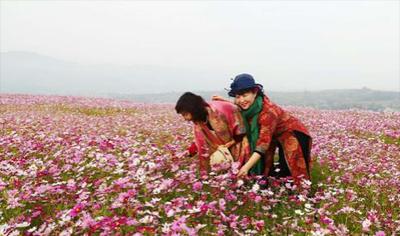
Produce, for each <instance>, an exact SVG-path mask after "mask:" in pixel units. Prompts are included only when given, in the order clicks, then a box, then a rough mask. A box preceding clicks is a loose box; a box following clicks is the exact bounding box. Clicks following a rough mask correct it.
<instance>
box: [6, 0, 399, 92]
mask: <svg viewBox="0 0 400 236" xmlns="http://www.w3.org/2000/svg"><path fill="white" fill-rule="evenodd" d="M399 2H400V1H396V0H394V1H385V0H376V1H362V0H358V1H340V0H337V1H111V0H110V1H4V0H1V3H0V4H1V5H0V13H1V14H0V20H1V21H0V51H1V52H7V51H15V50H17V51H30V52H36V53H40V54H44V55H48V56H52V57H55V58H59V59H63V60H68V61H73V62H79V63H82V64H104V63H106V64H115V65H157V66H166V67H174V68H177V69H179V68H185V69H193V70H194V71H208V72H209V73H211V74H212V73H213V72H215V75H218V76H219V77H221V75H223V76H222V77H223V78H222V77H221V78H217V80H223V81H227V83H228V79H229V78H230V77H232V76H234V75H235V74H237V73H240V72H248V73H251V74H253V75H254V76H255V78H256V80H258V82H260V83H262V84H264V85H265V87H266V88H268V89H269V90H281V91H282V90H283V91H285V90H316V89H329V88H361V87H363V86H367V87H369V88H373V89H383V90H397V91H399V90H400V78H399V71H400V68H399V67H400V66H399V61H400V60H399V57H400V49H399V28H400V19H399V15H400V14H399V12H400V4H399ZM218 84H220V83H218ZM209 88H210V90H215V89H221V88H219V87H218V88H215V87H214V85H213V84H210V85H209Z"/></svg>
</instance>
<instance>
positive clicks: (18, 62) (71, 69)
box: [0, 51, 226, 96]
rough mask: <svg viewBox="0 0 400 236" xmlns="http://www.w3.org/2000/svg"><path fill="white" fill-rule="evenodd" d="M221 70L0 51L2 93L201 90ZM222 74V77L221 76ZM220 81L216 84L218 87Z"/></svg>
mask: <svg viewBox="0 0 400 236" xmlns="http://www.w3.org/2000/svg"><path fill="white" fill-rule="evenodd" d="M219 73H220V72H211V71H207V72H204V71H193V70H189V69H185V68H173V67H162V66H149V65H135V66H119V65H111V64H107V65H83V64H79V63H73V62H68V61H63V60H59V59H57V58H53V57H49V56H45V55H42V54H38V53H31V52H17V51H16V52H5V53H0V92H7V93H29V94H32V93H33V94H61V95H85V96H88V95H91V96H100V95H104V94H107V93H115V92H116V91H118V92H120V93H135V94H141V93H158V92H165V91H182V90H184V89H185V88H188V87H194V88H196V89H198V90H201V89H205V88H206V86H208V85H209V84H213V81H215V78H216V75H217V78H225V77H224V76H223V75H220V74H219ZM218 76H219V77H218ZM224 82H226V80H224V81H222V80H221V81H220V83H221V84H218V83H214V84H216V86H217V87H218V88H223V86H224Z"/></svg>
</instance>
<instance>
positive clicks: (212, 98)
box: [211, 95, 229, 102]
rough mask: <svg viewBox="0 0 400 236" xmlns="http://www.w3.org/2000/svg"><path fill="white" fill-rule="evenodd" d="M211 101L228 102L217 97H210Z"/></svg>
mask: <svg viewBox="0 0 400 236" xmlns="http://www.w3.org/2000/svg"><path fill="white" fill-rule="evenodd" d="M211 100H213V101H223V102H229V101H228V100H226V99H225V98H223V97H221V96H219V95H213V96H212V97H211Z"/></svg>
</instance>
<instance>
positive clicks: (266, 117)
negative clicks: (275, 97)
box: [255, 96, 310, 154]
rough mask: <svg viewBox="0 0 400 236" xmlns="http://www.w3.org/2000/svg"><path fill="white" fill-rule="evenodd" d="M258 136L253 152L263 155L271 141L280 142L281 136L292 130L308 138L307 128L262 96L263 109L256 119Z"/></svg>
mask: <svg viewBox="0 0 400 236" xmlns="http://www.w3.org/2000/svg"><path fill="white" fill-rule="evenodd" d="M258 123H259V125H260V134H259V138H258V141H257V144H256V148H255V151H257V152H260V153H262V154H265V153H266V152H267V150H268V149H269V147H270V145H271V142H272V141H273V140H280V138H281V137H282V136H283V134H285V133H287V132H292V131H294V130H296V131H299V132H302V133H304V134H306V135H308V136H310V134H309V132H308V130H307V128H306V127H305V126H304V124H303V123H301V122H300V121H299V120H298V119H296V118H295V117H293V116H292V115H290V113H289V112H287V111H285V110H283V109H282V108H281V107H279V106H278V105H276V104H275V103H273V102H271V101H270V100H269V98H268V97H267V96H264V100H263V109H262V111H261V112H260V115H259V117H258Z"/></svg>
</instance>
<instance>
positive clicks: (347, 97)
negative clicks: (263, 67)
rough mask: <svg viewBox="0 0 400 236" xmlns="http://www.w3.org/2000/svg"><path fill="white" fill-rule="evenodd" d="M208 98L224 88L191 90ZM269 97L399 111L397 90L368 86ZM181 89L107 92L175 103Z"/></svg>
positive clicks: (279, 100) (287, 101)
mask: <svg viewBox="0 0 400 236" xmlns="http://www.w3.org/2000/svg"><path fill="white" fill-rule="evenodd" d="M194 92H195V93H197V94H199V95H201V96H203V97H204V98H205V99H210V98H211V96H212V95H221V96H223V97H226V98H227V95H226V93H227V92H226V91H213V92H209V91H194ZM266 94H267V95H268V96H269V97H270V98H271V100H272V101H274V102H276V103H278V104H280V105H293V106H305V107H314V108H318V109H351V108H358V109H367V110H373V111H385V110H386V111H390V110H393V111H400V93H399V92H387V91H376V90H370V89H367V88H364V89H348V90H345V89H343V90H323V91H312V92H311V91H304V92H268V91H267V92H266ZM180 95H182V93H177V92H174V93H159V94H140V95H135V94H125V95H123V94H109V96H110V97H112V98H117V99H129V100H134V101H137V102H145V103H175V102H176V101H177V100H178V98H179V96H180Z"/></svg>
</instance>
